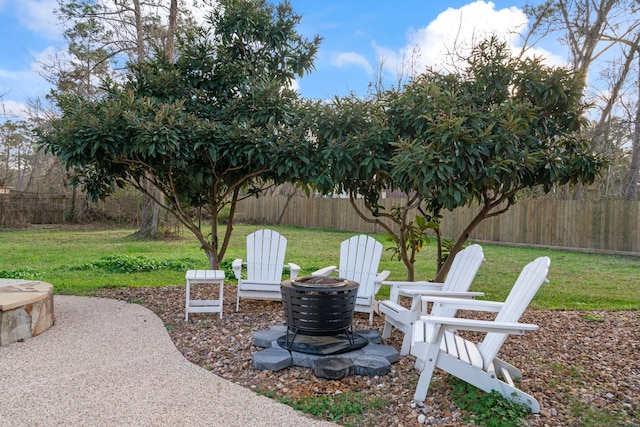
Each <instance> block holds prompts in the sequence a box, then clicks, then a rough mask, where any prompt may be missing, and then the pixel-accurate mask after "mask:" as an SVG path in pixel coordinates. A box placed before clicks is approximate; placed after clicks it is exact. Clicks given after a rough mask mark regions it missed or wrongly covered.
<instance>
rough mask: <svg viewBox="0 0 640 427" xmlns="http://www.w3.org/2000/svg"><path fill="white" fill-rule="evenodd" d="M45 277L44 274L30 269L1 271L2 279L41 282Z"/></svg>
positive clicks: (0, 276)
mask: <svg viewBox="0 0 640 427" xmlns="http://www.w3.org/2000/svg"><path fill="white" fill-rule="evenodd" d="M43 276H44V273H42V272H40V271H36V270H34V269H33V268H28V267H26V268H17V269H15V270H0V278H2V279H23V280H41V279H42V278H43Z"/></svg>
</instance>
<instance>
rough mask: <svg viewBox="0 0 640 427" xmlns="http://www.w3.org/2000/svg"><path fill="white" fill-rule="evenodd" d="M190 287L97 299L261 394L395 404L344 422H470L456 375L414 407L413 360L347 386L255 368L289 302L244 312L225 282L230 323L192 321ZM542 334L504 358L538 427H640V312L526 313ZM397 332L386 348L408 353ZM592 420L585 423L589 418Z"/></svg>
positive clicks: (247, 307)
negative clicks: (263, 342) (145, 321)
mask: <svg viewBox="0 0 640 427" xmlns="http://www.w3.org/2000/svg"><path fill="white" fill-rule="evenodd" d="M184 291H185V290H184V286H170V287H159V288H122V289H108V290H102V291H100V292H99V293H98V295H97V296H100V297H108V298H116V299H121V300H127V301H132V302H139V303H141V304H142V305H143V306H145V307H147V308H149V309H150V310H152V311H153V312H155V313H156V314H157V315H158V316H159V317H160V318H161V319H162V320H163V322H164V323H165V325H166V327H167V330H168V331H169V334H170V335H171V338H172V339H173V342H174V343H175V345H176V347H177V348H178V349H179V350H180V351H181V352H182V354H183V355H184V356H185V357H186V358H187V359H188V360H190V361H191V362H193V363H195V364H197V365H200V366H202V367H205V368H206V369H208V370H210V371H212V372H214V373H215V374H217V375H219V376H221V377H223V378H225V379H227V380H229V381H233V382H235V383H237V384H240V385H242V386H244V387H247V388H250V389H252V390H254V391H256V392H259V393H263V394H268V395H270V396H273V397H289V398H292V399H296V398H300V397H303V396H308V395H310V394H327V395H332V394H339V393H346V392H350V391H359V392H361V393H362V394H366V395H372V396H378V397H381V398H383V399H385V401H386V402H387V403H386V407H384V408H383V409H381V410H376V411H371V412H367V413H364V414H361V415H359V416H358V417H357V418H355V419H349V420H344V419H343V420H340V422H342V423H345V424H346V423H347V422H348V423H350V424H352V425H362V426H370V425H379V426H383V425H384V426H411V425H419V422H418V419H419V418H418V417H420V415H424V416H423V417H420V420H421V421H422V422H423V423H424V424H428V425H447V426H463V425H469V424H468V421H463V419H464V418H463V416H464V415H465V414H464V413H463V411H461V410H459V409H458V408H457V407H456V406H455V404H454V403H453V401H452V399H451V387H450V385H449V384H448V383H447V376H446V375H445V374H443V373H442V372H441V371H438V370H436V372H435V374H434V377H433V380H432V382H431V385H430V389H429V393H428V395H427V400H426V401H425V402H424V406H422V405H416V404H415V403H413V402H412V396H413V393H414V391H415V384H416V382H417V379H418V376H419V372H418V371H417V370H416V369H415V368H414V366H413V361H414V357H413V356H407V357H401V358H400V361H399V362H398V363H396V364H393V365H392V371H391V373H390V374H389V375H385V376H380V377H367V376H351V377H346V378H343V379H341V380H326V379H321V378H317V377H315V376H314V375H313V373H312V372H311V370H309V369H307V368H301V367H291V368H287V369H284V370H281V371H278V372H270V371H257V370H255V369H254V368H253V362H252V358H251V356H252V354H253V353H254V352H256V351H258V350H259V349H258V348H257V347H254V346H253V333H254V332H255V331H257V330H262V329H267V328H268V327H269V326H270V325H276V324H280V325H281V324H284V316H283V313H282V304H281V303H277V302H266V301H251V300H247V301H242V302H241V306H240V312H238V313H236V312H235V301H236V293H235V286H233V285H229V284H226V285H225V295H224V317H223V318H222V320H221V319H220V318H219V317H218V314H190V315H189V322H185V320H184V305H185V300H184V299H185V292H184ZM367 320H368V315H365V314H363V313H356V315H355V319H354V325H353V326H354V329H375V330H377V331H379V332H382V327H383V318H382V317H381V316H378V315H376V316H374V324H373V325H372V326H369V325H368V323H367ZM520 320H521V321H522V322H525V323H534V324H537V325H538V326H539V327H540V330H539V331H537V332H533V333H528V334H526V335H524V336H517V337H510V338H509V339H508V340H507V342H506V343H505V345H504V346H503V347H502V349H501V352H500V355H499V356H500V357H501V358H502V359H505V360H507V361H509V362H510V363H512V364H514V365H515V366H516V367H518V368H520V369H521V370H522V372H523V379H522V381H521V383H520V385H519V387H520V388H521V389H522V390H524V391H525V392H527V393H529V394H532V395H533V396H534V397H536V398H537V399H538V401H539V402H540V405H541V408H542V409H541V413H540V414H536V415H530V416H529V417H528V418H527V421H528V423H529V425H530V426H573V425H585V424H586V425H601V424H598V421H597V420H598V414H601V413H605V414H608V415H607V416H608V418H606V419H607V420H609V424H611V420H615V421H616V422H617V423H618V424H614V425H620V426H638V425H639V423H640V312H634V311H622V312H577V311H527V312H526V313H525V314H524V316H523V317H522V319H520ZM401 343H402V336H401V334H400V333H398V332H394V333H393V334H392V337H391V339H389V340H386V341H385V342H384V344H389V345H393V346H394V347H395V348H397V349H399V348H400V346H401ZM583 417H586V418H583Z"/></svg>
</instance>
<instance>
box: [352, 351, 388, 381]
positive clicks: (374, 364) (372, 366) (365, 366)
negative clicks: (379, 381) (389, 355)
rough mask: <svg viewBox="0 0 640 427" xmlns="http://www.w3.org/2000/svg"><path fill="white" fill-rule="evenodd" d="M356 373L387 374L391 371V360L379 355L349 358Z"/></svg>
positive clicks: (373, 375)
mask: <svg viewBox="0 0 640 427" xmlns="http://www.w3.org/2000/svg"><path fill="white" fill-rule="evenodd" d="M351 360H352V361H353V367H354V373H355V374H356V375H369V376H370V377H375V376H376V375H387V374H388V373H389V372H391V362H389V361H388V360H387V359H386V358H385V357H381V356H360V357H354V358H353V359H351Z"/></svg>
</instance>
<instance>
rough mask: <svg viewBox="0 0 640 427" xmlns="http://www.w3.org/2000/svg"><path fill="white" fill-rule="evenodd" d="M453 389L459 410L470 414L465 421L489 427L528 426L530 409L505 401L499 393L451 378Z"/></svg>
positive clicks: (454, 399)
mask: <svg viewBox="0 0 640 427" xmlns="http://www.w3.org/2000/svg"><path fill="white" fill-rule="evenodd" d="M449 380H450V384H451V385H452V387H453V401H454V402H455V404H456V405H457V406H458V408H460V409H462V410H463V411H467V412H468V413H469V414H468V415H466V416H465V417H464V420H465V421H470V420H473V421H474V423H475V424H476V425H481V426H487V427H513V426H526V425H527V421H526V416H527V415H529V414H530V412H531V411H530V409H529V408H528V407H527V406H525V405H521V404H518V403H515V402H512V401H510V400H507V399H505V398H504V397H503V396H502V395H501V394H500V393H498V392H497V391H495V390H494V391H492V392H491V393H485V392H484V391H482V390H480V389H478V388H476V387H474V386H472V385H470V384H468V383H466V382H464V381H462V380H459V379H457V378H453V377H451V376H449Z"/></svg>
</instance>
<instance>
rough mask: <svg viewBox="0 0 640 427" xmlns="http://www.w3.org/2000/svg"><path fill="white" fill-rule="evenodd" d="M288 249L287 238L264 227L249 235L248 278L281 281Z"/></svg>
mask: <svg viewBox="0 0 640 427" xmlns="http://www.w3.org/2000/svg"><path fill="white" fill-rule="evenodd" d="M286 251H287V239H286V238H285V237H284V236H282V235H280V234H279V233H278V232H276V231H273V230H269V229H264V230H257V231H255V232H253V233H251V234H249V235H248V236H247V280H249V281H250V280H260V281H266V282H274V283H275V282H278V283H279V282H280V280H282V270H283V268H284V257H285V253H286Z"/></svg>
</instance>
